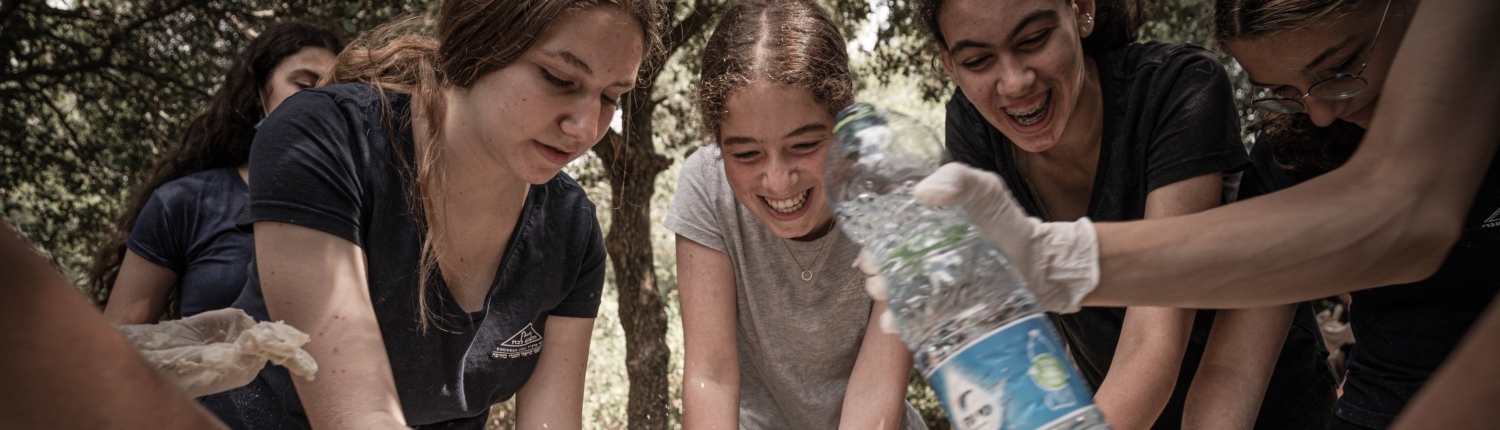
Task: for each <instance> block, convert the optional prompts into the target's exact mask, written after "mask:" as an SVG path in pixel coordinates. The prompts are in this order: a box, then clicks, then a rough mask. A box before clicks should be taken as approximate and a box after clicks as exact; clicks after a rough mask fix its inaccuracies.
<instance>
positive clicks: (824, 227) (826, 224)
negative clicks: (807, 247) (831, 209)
mask: <svg viewBox="0 0 1500 430" xmlns="http://www.w3.org/2000/svg"><path fill="white" fill-rule="evenodd" d="M832 231H833V217H828V220H826V221H823V223H822V224H818V226H817V227H814V228H813V229H812V231H809V232H807V234H804V235H801V236H797V237H794V238H792V240H795V241H798V242H811V241H814V240H818V239H822V238H823V236H827V235H828V233H830V232H832Z"/></svg>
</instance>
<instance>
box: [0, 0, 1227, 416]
mask: <svg viewBox="0 0 1500 430" xmlns="http://www.w3.org/2000/svg"><path fill="white" fill-rule="evenodd" d="M821 1H822V2H823V4H824V5H825V6H827V7H828V8H829V9H830V10H832V11H834V15H835V18H836V19H837V20H838V22H839V23H840V24H841V25H842V27H843V29H844V30H845V34H846V35H847V36H848V37H849V39H850V51H851V58H852V60H853V62H854V69H855V71H856V74H857V75H858V76H862V77H863V78H862V79H861V80H860V82H859V83H858V84H859V96H858V100H860V101H868V102H872V103H876V104H881V105H885V106H887V107H890V108H893V109H895V110H898V111H903V112H906V113H908V114H911V115H913V116H915V117H916V118H918V119H919V120H921V121H922V122H924V123H926V124H928V125H929V126H932V127H934V128H935V129H938V130H941V125H942V120H943V102H944V101H946V99H947V97H948V95H949V94H950V93H951V91H952V90H951V88H950V86H949V85H948V84H947V79H946V78H945V77H943V75H942V72H941V70H940V69H939V68H938V67H937V64H936V61H935V59H936V55H934V54H933V53H932V52H930V51H929V47H928V46H927V44H926V39H925V35H924V34H923V33H922V32H921V29H920V26H919V23H917V22H916V21H915V19H914V18H915V17H914V16H913V14H912V9H911V6H910V3H911V1H912V0H821ZM1128 1H1131V2H1133V3H1134V9H1135V10H1136V12H1137V13H1136V15H1137V18H1138V19H1137V21H1138V22H1140V23H1141V29H1140V35H1141V37H1142V38H1143V39H1153V40H1163V41H1187V42H1193V43H1197V44H1200V45H1205V46H1210V47H1212V45H1211V43H1210V41H1209V39H1208V31H1209V28H1210V26H1211V24H1212V23H1211V20H1210V17H1211V16H1212V13H1211V4H1210V2H1209V1H1208V0H1159V1H1153V2H1149V3H1146V2H1142V1H1140V0H1128ZM439 3H440V1H439V0H417V1H399V0H358V1H350V0H308V1H285V0H148V1H130V0H3V1H0V52H3V53H4V55H5V59H4V60H3V61H0V142H3V146H0V215H3V216H4V218H5V220H6V221H8V222H10V223H11V224H13V225H15V226H16V227H17V228H18V229H19V230H20V231H21V232H22V233H23V234H24V235H25V236H26V237H27V238H28V239H30V240H31V241H32V243H34V244H36V246H37V248H38V250H39V251H40V252H41V253H42V254H43V255H45V256H46V257H47V258H48V259H50V260H51V261H52V262H53V264H55V265H56V266H57V267H58V268H59V269H60V270H61V271H63V273H65V274H66V275H68V276H69V277H70V278H72V279H74V280H75V281H78V282H80V284H79V288H80V290H82V291H84V292H85V293H87V294H89V295H90V296H91V297H92V298H93V299H94V300H96V301H97V300H100V299H102V298H103V297H106V295H107V288H104V286H96V285H87V284H83V283H82V279H83V274H84V273H85V271H86V267H87V265H88V259H89V258H90V256H91V255H92V253H93V251H94V247H96V246H98V243H99V241H100V240H101V239H102V238H103V237H104V233H105V231H106V230H107V229H108V228H110V221H111V220H112V219H113V217H114V216H115V215H116V214H117V212H118V211H120V210H121V206H122V205H123V204H124V203H125V202H126V196H127V193H130V192H131V191H132V188H133V187H134V186H135V185H136V184H137V182H138V181H141V180H143V179H144V178H143V173H144V172H145V171H146V169H147V167H149V166H150V165H151V163H152V162H154V161H155V159H156V157H158V156H160V155H161V154H163V153H164V152H165V151H166V150H168V149H169V148H171V147H172V145H175V144H176V143H177V139H178V136H179V134H180V132H181V129H182V128H183V127H184V126H185V125H186V123H187V122H188V121H189V120H190V119H191V118H192V117H193V116H194V115H195V114H196V113H197V112H198V110H199V109H200V108H201V107H202V105H203V103H204V102H205V101H206V100H207V98H208V95H209V94H211V93H212V92H213V91H214V90H215V89H216V86H217V85H218V84H219V82H218V80H219V79H220V78H221V76H223V74H224V68H226V67H228V65H229V62H230V58H231V56H232V55H233V54H234V53H236V52H238V51H239V50H240V49H241V48H243V47H244V45H245V44H246V43H247V42H248V41H249V40H250V39H252V38H253V37H254V36H255V35H256V34H257V31H258V30H259V29H262V28H265V27H266V26H268V25H270V24H273V23H276V22H281V21H289V20H296V21H304V22H310V23H314V24H317V25H321V26H324V27H327V28H329V29H331V30H333V31H335V32H336V33H338V34H340V35H341V36H343V37H344V38H345V39H346V40H348V39H352V38H353V37H355V36H357V35H358V34H360V33H361V32H362V31H366V30H369V29H371V28H374V27H376V26H378V25H380V24H381V23H384V22H387V21H389V20H391V19H392V18H395V17H398V16H402V15H406V14H420V13H429V12H431V11H432V10H434V9H435V8H436V6H437V5H438V4H439ZM666 3H668V4H669V6H670V7H671V10H673V11H674V12H675V13H674V15H673V19H672V21H671V22H670V23H669V25H671V26H672V30H673V31H672V32H671V33H670V35H669V38H668V39H669V40H668V41H667V42H668V47H669V48H670V52H669V53H668V54H666V56H665V57H664V58H662V59H660V60H661V61H657V62H655V63H654V64H656V65H657V67H656V68H655V69H652V70H647V71H644V72H645V73H647V76H648V77H654V79H650V81H649V82H650V84H649V85H650V86H648V87H646V88H643V89H641V90H638V91H636V92H633V93H632V94H631V95H629V96H627V97H626V100H623V102H622V105H623V106H624V109H623V115H622V118H620V119H619V120H618V122H617V124H616V126H615V127H614V130H613V131H612V132H611V133H610V135H609V136H608V137H606V139H605V141H603V142H601V143H600V144H599V145H597V146H596V147H595V150H594V151H593V152H591V153H590V154H588V155H587V156H585V157H584V158H581V159H580V160H578V161H577V162H575V163H573V164H572V165H570V166H568V168H567V169H566V170H567V171H568V173H570V174H571V175H573V176H574V177H575V178H578V179H579V180H580V182H581V183H583V184H584V185H585V186H586V187H588V189H589V193H590V195H591V197H592V198H593V200H594V201H595V202H596V203H599V205H600V206H601V207H603V208H608V209H609V210H606V211H601V212H600V218H601V224H603V225H604V227H605V228H606V231H608V232H609V234H608V237H607V239H606V242H608V243H607V246H608V247H609V251H610V254H611V265H610V268H609V273H610V275H609V277H608V278H607V279H608V281H607V285H606V296H605V299H604V303H603V305H602V306H601V308H600V313H599V319H598V321H597V323H596V325H595V329H594V343H593V346H592V350H591V353H590V355H591V356H590V360H589V372H588V378H587V381H588V382H587V389H586V392H585V396H586V402H585V403H586V404H585V409H584V414H585V421H586V425H587V426H588V427H589V428H609V429H613V428H626V427H629V428H650V429H655V428H678V427H680V411H681V383H680V382H681V377H682V330H681V323H680V320H679V314H678V311H677V303H678V302H677V288H676V287H677V283H676V270H675V266H676V265H675V261H674V255H675V254H674V249H673V240H672V236H671V232H669V231H667V230H666V229H663V228H655V227H653V226H657V225H659V224H660V223H661V220H662V217H663V216H664V214H665V213H666V207H667V205H668V203H669V202H670V200H671V196H672V194H673V192H674V188H675V184H676V179H677V166H678V165H680V161H681V160H682V159H683V158H685V157H686V155H687V154H688V153H690V151H692V150H693V149H694V148H696V147H698V146H701V145H704V144H706V143H708V142H707V141H706V140H705V139H704V138H703V137H702V136H701V135H700V134H699V132H698V129H697V127H696V125H695V124H694V123H693V122H692V121H693V118H695V114H694V112H693V109H692V106H691V103H690V100H691V94H692V93H691V91H692V89H693V86H692V81H693V77H694V76H696V74H697V67H698V63H699V60H698V52H699V49H700V47H701V46H702V45H703V43H704V41H705V40H706V38H707V36H708V34H709V33H710V31H711V29H712V25H713V22H714V18H715V16H716V14H717V13H718V12H719V11H722V10H723V9H724V7H725V4H726V3H727V0H673V1H667V2H666ZM1221 58H1224V64H1225V66H1226V68H1227V69H1228V70H1229V71H1230V74H1231V76H1232V78H1233V79H1234V81H1235V84H1236V85H1235V88H1236V91H1237V94H1236V97H1237V99H1239V100H1240V101H1241V102H1243V101H1244V100H1245V98H1246V97H1247V94H1246V93H1245V92H1246V91H1248V89H1249V86H1248V84H1247V83H1246V78H1245V76H1244V74H1243V72H1242V71H1241V70H1240V69H1239V67H1238V66H1237V65H1236V64H1234V63H1233V61H1232V60H1229V59H1228V58H1227V57H1224V56H1221ZM1241 105H1242V106H1243V105H1244V104H1243V103H1241ZM1245 115H1247V116H1245V117H1244V118H1243V119H1245V120H1247V121H1248V120H1251V119H1253V118H1252V117H1249V116H1248V115H1253V112H1246V113H1245ZM1247 143H1248V142H1247ZM621 274H624V275H623V276H622V275H621ZM622 297H624V298H633V299H629V300H620V299H621V298H622ZM908 397H909V399H910V400H911V401H912V402H913V404H914V405H916V406H917V407H918V408H919V409H920V410H922V412H923V415H924V417H925V418H927V421H928V424H929V426H930V427H932V428H934V429H945V428H948V426H947V422H946V420H945V419H944V418H943V415H942V411H941V408H940V407H939V406H938V404H937V402H936V400H935V399H934V398H933V397H932V394H931V390H930V389H928V388H927V387H926V385H925V384H924V383H923V382H922V381H921V378H920V377H916V376H914V377H913V378H912V384H911V390H910V394H909V395H908ZM494 409H495V410H494V413H493V414H492V417H493V419H492V428H506V427H507V424H508V423H509V422H510V417H511V415H512V414H511V412H510V411H511V409H510V406H509V405H507V404H502V405H497V406H496V407H495V408H494Z"/></svg>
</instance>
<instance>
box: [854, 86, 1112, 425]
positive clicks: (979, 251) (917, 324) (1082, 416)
mask: <svg viewBox="0 0 1500 430" xmlns="http://www.w3.org/2000/svg"><path fill="white" fill-rule="evenodd" d="M836 121H837V126H836V127H835V129H834V134H835V136H836V140H837V143H836V144H835V146H834V147H833V148H832V149H830V150H829V151H828V163H827V171H826V173H825V176H826V177H825V178H824V184H825V185H826V186H827V187H828V198H829V201H830V204H832V205H833V206H834V212H835V214H836V216H837V217H838V220H839V226H840V227H842V228H843V229H844V232H845V233H846V234H848V235H849V237H850V238H852V239H854V240H855V241H856V242H858V243H860V244H861V245H863V246H865V247H866V248H868V249H869V251H870V253H871V254H872V255H873V256H875V258H876V260H877V261H878V262H879V264H880V268H881V273H882V274H883V275H884V276H885V278H886V282H887V284H889V285H890V291H889V299H890V309H891V311H892V313H893V314H894V315H895V318H896V325H897V327H898V328H899V331H900V333H901V339H902V341H903V342H905V343H906V345H907V347H908V348H911V350H912V351H914V353H915V361H916V365H917V368H918V369H919V370H921V371H922V375H923V376H924V377H926V378H927V382H928V384H930V385H931V386H932V388H933V389H934V390H935V391H936V392H937V394H938V398H939V401H941V402H942V404H943V409H944V410H945V411H947V413H948V419H949V421H951V422H952V423H953V425H954V428H957V429H984V430H988V429H1006V430H1024V429H1042V430H1053V429H1069V430H1083V429H1089V430H1095V429H1109V426H1108V425H1107V424H1105V423H1104V416H1103V414H1102V413H1100V412H1099V410H1098V408H1097V407H1095V406H1094V404H1093V394H1092V392H1091V391H1090V389H1089V386H1088V384H1087V383H1086V382H1085V381H1084V380H1083V378H1082V377H1080V375H1079V373H1078V369H1077V367H1075V366H1074V365H1073V362H1072V359H1071V358H1069V357H1068V356H1067V354H1066V353H1065V352H1064V351H1065V349H1064V347H1063V344H1062V341H1061V339H1060V338H1059V336H1058V334H1057V330H1056V329H1054V328H1053V327H1052V324H1051V323H1050V322H1048V321H1047V319H1046V317H1045V315H1044V314H1043V313H1042V311H1041V308H1040V307H1038V306H1037V302H1036V298H1035V297H1034V296H1032V294H1031V292H1030V291H1029V290H1027V289H1026V288H1025V281H1024V280H1023V279H1022V278H1021V276H1020V275H1019V274H1018V273H1017V272H1016V271H1015V269H1014V268H1013V267H1012V266H1011V263H1010V260H1009V259H1008V258H1006V256H1005V254H1004V253H1003V252H1002V251H1001V250H1000V248H999V247H998V246H996V245H995V244H994V242H991V241H990V240H988V239H985V238H984V237H982V236H980V235H979V232H978V229H977V228H976V227H974V226H973V225H972V224H970V223H969V220H968V217H967V216H966V215H965V214H964V212H963V210H962V209H960V208H937V207H930V206H925V205H922V204H919V203H917V202H916V200H915V199H914V198H913V197H912V190H913V188H915V186H916V184H917V182H919V181H921V180H922V178H925V177H927V175H929V174H931V173H932V172H933V171H935V170H937V168H938V166H939V165H940V163H941V161H942V159H943V156H942V151H943V145H942V143H941V142H940V141H939V140H938V139H937V137H936V136H935V135H934V134H933V133H932V131H931V130H929V129H927V128H926V127H923V126H922V125H920V124H918V123H917V122H916V121H915V120H913V119H911V118H909V117H906V116H903V115H900V114H896V113H893V112H889V111H886V110H884V109H879V108H875V107H873V106H870V105H867V104H857V105H854V106H852V107H850V108H848V109H845V110H844V111H842V112H840V113H839V115H838V117H837V120H836Z"/></svg>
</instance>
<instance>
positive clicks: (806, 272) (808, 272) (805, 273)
mask: <svg viewBox="0 0 1500 430" xmlns="http://www.w3.org/2000/svg"><path fill="white" fill-rule="evenodd" d="M837 224H838V221H837V220H835V221H834V222H833V223H830V224H829V225H828V232H827V233H824V234H823V239H822V240H823V243H822V244H821V245H818V253H816V254H813V259H812V261H809V262H808V263H807V264H809V265H814V267H816V265H817V264H818V257H822V256H823V249H824V248H827V247H828V237H829V236H833V228H834V227H836V226H837ZM780 239H781V247H782V248H783V249H786V253H787V255H791V256H792V262H793V263H797V268H798V269H801V270H802V280H803V281H807V282H812V278H813V272H812V269H809V268H807V267H804V266H803V265H802V262H801V261H797V254H796V253H794V252H792V247H790V246H787V244H786V238H780Z"/></svg>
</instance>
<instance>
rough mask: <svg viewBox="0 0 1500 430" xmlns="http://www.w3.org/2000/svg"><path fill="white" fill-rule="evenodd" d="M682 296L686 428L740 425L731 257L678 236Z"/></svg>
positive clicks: (735, 314) (730, 427)
mask: <svg viewBox="0 0 1500 430" xmlns="http://www.w3.org/2000/svg"><path fill="white" fill-rule="evenodd" d="M677 287H678V291H679V293H680V294H681V300H682V334H683V354H684V356H685V357H684V358H685V363H684V364H683V369H682V376H683V387H682V421H683V424H684V427H686V428H687V429H689V430H698V429H737V428H739V426H740V357H739V344H738V339H739V338H738V334H737V331H736V329H735V327H736V326H737V324H738V321H737V319H736V318H737V315H738V314H737V312H738V310H737V308H736V307H735V288H737V286H736V285H735V278H734V267H733V266H731V265H730V262H729V256H728V255H726V254H724V253H722V252H719V251H716V250H713V249H711V248H709V247H706V246H703V245H702V244H700V243H698V242H694V241H692V240H691V239H688V238H686V237H683V236H680V235H679V236H677Z"/></svg>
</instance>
